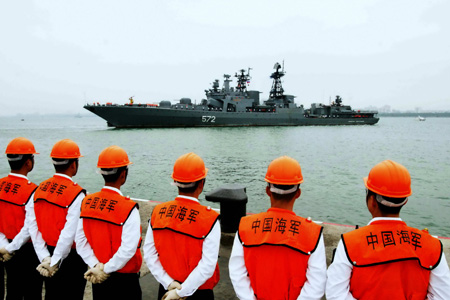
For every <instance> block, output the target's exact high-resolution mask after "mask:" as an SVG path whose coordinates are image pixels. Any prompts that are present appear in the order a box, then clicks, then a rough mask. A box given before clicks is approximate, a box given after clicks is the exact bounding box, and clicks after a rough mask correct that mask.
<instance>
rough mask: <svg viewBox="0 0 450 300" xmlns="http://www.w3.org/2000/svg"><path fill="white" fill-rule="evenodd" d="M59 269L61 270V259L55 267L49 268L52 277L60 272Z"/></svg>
mask: <svg viewBox="0 0 450 300" xmlns="http://www.w3.org/2000/svg"><path fill="white" fill-rule="evenodd" d="M58 270H59V261H58V262H57V263H56V264H55V265H54V266H53V267H50V268H49V269H48V272H49V273H50V277H52V276H53V275H55V273H56V272H58Z"/></svg>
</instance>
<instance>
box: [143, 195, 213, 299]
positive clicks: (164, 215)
mask: <svg viewBox="0 0 450 300" xmlns="http://www.w3.org/2000/svg"><path fill="white" fill-rule="evenodd" d="M218 219H219V214H218V213H217V212H215V211H214V210H212V209H211V208H210V207H206V206H203V205H201V204H200V203H198V202H196V201H192V200H188V199H185V198H181V197H177V198H175V200H174V201H169V202H166V203H162V204H159V205H157V206H156V207H155V209H154V210H153V212H152V217H151V221H150V224H151V227H152V229H153V238H154V241H155V248H156V251H158V255H159V260H160V262H161V265H162V266H163V268H164V270H165V271H166V272H167V274H169V276H170V277H172V278H173V279H174V280H177V281H179V282H184V281H185V280H186V278H187V277H188V276H189V274H190V273H191V272H192V270H194V269H195V267H197V265H198V262H199V261H200V259H201V258H202V247H203V241H204V240H205V238H206V236H207V235H208V234H209V232H210V231H211V230H212V228H213V226H214V224H215V223H216V222H217V220H218ZM219 279H220V272H219V264H217V265H216V268H215V270H214V274H213V276H212V277H211V278H209V279H208V280H207V281H206V282H205V283H204V284H203V285H202V286H200V287H199V288H198V289H199V290H205V289H213V288H214V287H215V286H216V284H217V283H218V282H219Z"/></svg>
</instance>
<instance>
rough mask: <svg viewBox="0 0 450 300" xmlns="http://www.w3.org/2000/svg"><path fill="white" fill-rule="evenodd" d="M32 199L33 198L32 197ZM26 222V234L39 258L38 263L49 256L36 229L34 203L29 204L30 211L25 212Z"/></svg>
mask: <svg viewBox="0 0 450 300" xmlns="http://www.w3.org/2000/svg"><path fill="white" fill-rule="evenodd" d="M33 199H34V197H33ZM26 220H27V221H28V222H29V223H28V232H29V233H30V237H31V241H32V242H33V247H34V251H35V252H36V255H37V256H38V258H39V261H40V262H42V260H43V259H44V258H46V257H49V256H50V252H48V249H47V245H46V243H45V241H44V239H43V238H42V234H41V232H40V231H39V229H38V226H37V222H36V214H35V213H34V201H33V202H31V204H30V209H29V210H28V211H27V216H26Z"/></svg>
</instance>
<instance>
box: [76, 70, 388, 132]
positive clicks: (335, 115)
mask: <svg viewBox="0 0 450 300" xmlns="http://www.w3.org/2000/svg"><path fill="white" fill-rule="evenodd" d="M274 69H275V71H274V72H273V73H272V74H271V76H270V78H272V79H273V83H272V88H271V90H270V94H269V98H268V99H267V100H265V101H260V92H259V91H254V90H247V87H248V85H249V83H250V79H251V77H250V70H251V69H250V68H249V69H248V70H247V72H246V71H245V70H240V71H239V73H238V72H236V74H235V75H234V77H236V80H237V84H236V86H235V87H232V86H231V82H232V80H231V79H230V77H231V75H227V74H225V75H224V81H223V87H222V88H220V84H219V80H218V79H216V80H215V81H214V82H213V84H212V88H211V89H208V90H205V94H206V99H202V100H201V101H200V103H198V104H197V103H192V101H191V99H190V98H181V99H180V100H179V101H178V103H176V104H172V103H171V102H170V101H167V100H163V101H160V102H159V104H137V103H134V101H133V98H132V97H131V98H130V99H129V100H130V102H129V103H126V104H113V103H112V102H107V103H106V104H100V103H98V102H97V103H93V104H86V105H85V106H84V108H85V109H87V110H89V111H90V112H92V113H94V114H96V115H98V116H100V117H101V118H103V119H105V120H106V122H107V125H108V126H110V127H116V128H140V127H142V128H155V127H218V126H301V125H365V124H368V125H373V124H376V123H377V122H378V120H379V118H378V117H377V116H376V114H377V113H378V112H377V111H362V110H357V111H356V110H352V108H351V107H350V106H349V105H343V104H342V99H341V97H339V96H336V99H335V101H333V102H332V103H330V104H329V105H326V104H321V103H313V104H311V107H310V108H307V109H305V108H304V107H303V105H299V106H298V105H297V104H296V103H295V102H294V98H295V96H293V95H287V94H285V93H284V89H283V86H282V82H281V78H282V77H283V76H284V75H285V71H284V64H283V67H282V66H281V65H280V64H279V63H276V64H275V66H274Z"/></svg>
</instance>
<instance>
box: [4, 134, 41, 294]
mask: <svg viewBox="0 0 450 300" xmlns="http://www.w3.org/2000/svg"><path fill="white" fill-rule="evenodd" d="M5 153H6V155H7V159H8V163H9V166H10V167H11V173H10V174H9V175H8V176H7V177H4V178H2V179H0V299H3V298H4V292H5V287H4V269H6V274H7V278H6V282H7V283H6V285H7V289H6V293H7V295H6V299H25V300H27V299H41V298H42V283H43V280H42V277H41V276H40V275H39V273H38V272H36V267H37V266H38V265H39V260H38V258H37V256H36V253H35V252H34V249H33V244H32V243H31V240H30V234H29V233H28V222H27V219H26V212H27V211H29V210H30V209H32V203H33V194H34V191H35V190H36V188H37V185H36V184H34V183H32V182H31V181H29V180H28V178H27V175H28V173H29V172H31V171H32V170H33V167H34V154H38V153H37V152H36V150H35V148H34V145H33V143H32V142H31V141H30V140H28V139H26V138H23V137H18V138H15V139H13V140H12V141H11V142H9V144H8V146H7V147H6V151H5ZM24 282H26V283H27V288H23V283H24Z"/></svg>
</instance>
